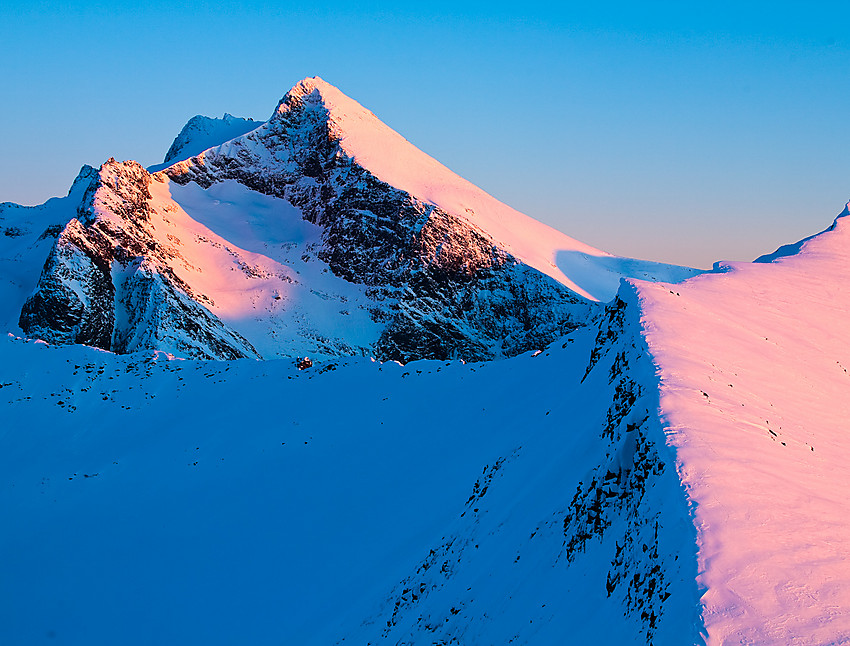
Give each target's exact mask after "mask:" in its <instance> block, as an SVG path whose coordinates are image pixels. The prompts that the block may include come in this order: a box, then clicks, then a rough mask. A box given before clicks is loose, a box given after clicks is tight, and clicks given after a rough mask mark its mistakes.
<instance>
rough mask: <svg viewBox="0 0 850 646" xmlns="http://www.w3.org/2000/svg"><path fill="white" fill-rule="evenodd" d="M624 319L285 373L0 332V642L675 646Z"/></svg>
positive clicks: (676, 578) (649, 430)
mask: <svg viewBox="0 0 850 646" xmlns="http://www.w3.org/2000/svg"><path fill="white" fill-rule="evenodd" d="M634 313H635V311H634V308H633V305H626V303H625V302H623V301H617V303H615V304H613V305H612V306H611V307H610V308H609V309H608V310H607V312H606V315H605V317H604V319H602V320H601V321H600V326H599V328H598V329H597V330H595V331H590V330H582V331H578V332H575V333H574V334H573V335H571V336H570V337H567V338H565V339H562V341H561V342H559V343H558V344H556V345H555V346H553V347H552V348H551V349H549V350H547V351H546V352H544V353H542V354H538V355H537V356H532V355H530V354H526V355H523V356H520V357H517V358H514V359H508V360H506V361H503V362H491V363H485V364H465V365H464V364H462V363H460V362H434V361H423V362H418V363H416V364H411V365H409V366H406V367H403V366H400V365H398V364H395V363H385V364H379V363H375V362H371V361H369V360H367V359H349V360H347V361H345V362H342V363H333V364H332V363H325V364H315V365H314V367H313V368H312V369H310V370H307V371H303V372H299V371H298V370H297V369H296V368H295V366H294V365H293V362H290V361H286V362H282V361H268V362H254V361H247V360H242V361H230V362H204V361H180V360H168V358H167V357H166V356H165V355H164V354H162V353H158V354H153V355H149V354H132V355H127V356H116V355H113V354H110V353H106V352H101V351H97V350H94V349H91V348H84V347H79V346H76V347H50V346H47V345H45V344H43V343H39V342H31V341H30V342H26V341H22V340H19V339H14V338H11V337H10V338H3V339H0V386H2V387H0V405H2V409H3V415H4V421H5V423H4V425H3V427H2V430H0V507H2V508H3V509H4V516H5V518H4V523H3V525H2V528H0V550H2V552H3V553H5V554H14V555H15V558H13V559H3V560H2V562H0V582H2V583H0V590H2V603H0V622H2V625H3V626H4V629H3V630H4V634H5V636H6V638H7V639H9V640H10V643H26V644H40V643H52V644H88V645H89V646H91V645H97V644H114V643H122V644H128V645H129V644H150V643H152V642H168V643H203V644H233V643H252V644H254V643H291V644H317V645H320V644H321V645H324V644H333V643H337V644H349V643H354V644H365V643H368V642H371V643H378V642H387V643H461V644H482V645H483V644H494V643H509V642H514V643H529V644H551V643H558V644H566V645H570V644H572V645H575V646H581V645H585V644H588V643H593V644H602V645H605V644H610V645H611V646H620V645H622V644H634V643H648V642H652V643H655V644H659V645H661V644H669V645H671V646H673V645H676V646H678V645H679V644H682V643H691V642H693V641H695V639H696V638H697V635H698V632H699V630H700V628H699V625H698V614H697V608H698V605H697V600H698V591H697V588H696V586H695V582H694V581H695V576H696V561H695V537H694V530H693V524H692V522H691V519H690V516H689V512H688V509H687V506H686V502H685V498H684V495H683V492H682V490H681V487H680V485H679V482H678V479H677V477H676V472H675V470H674V468H673V454H672V453H671V451H670V449H669V448H668V447H666V446H665V444H664V437H663V435H662V434H661V427H660V425H659V424H658V422H657V418H655V417H654V416H653V415H652V412H653V411H654V410H655V409H656V408H657V396H656V394H655V393H656V390H655V389H654V388H653V383H654V380H655V377H654V374H653V366H652V364H651V363H650V362H649V360H648V356H647V354H646V351H645V348H644V347H643V344H642V341H641V337H640V334H639V327H638V326H637V322H638V319H637V317H636V316H634ZM589 359H590V363H591V364H592V365H589ZM330 401H332V404H329V402H330ZM329 609H332V611H330V612H329Z"/></svg>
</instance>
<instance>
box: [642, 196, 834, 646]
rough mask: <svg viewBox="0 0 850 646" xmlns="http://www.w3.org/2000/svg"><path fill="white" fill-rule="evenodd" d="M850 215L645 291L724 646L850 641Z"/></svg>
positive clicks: (709, 623) (712, 623)
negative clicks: (772, 250) (773, 251)
mask: <svg viewBox="0 0 850 646" xmlns="http://www.w3.org/2000/svg"><path fill="white" fill-rule="evenodd" d="M846 215H847V209H845V211H844V213H842V216H841V217H839V218H838V219H837V220H836V221H835V224H834V225H833V226H832V227H831V228H830V229H829V230H827V231H826V232H824V233H822V234H820V235H817V236H814V237H812V238H809V239H807V240H806V241H804V242H802V243H800V244H798V245H792V246H789V247H788V248H786V249H785V250H784V251H782V250H780V253H779V254H778V255H775V256H774V257H775V258H776V260H775V261H774V262H771V263H756V264H744V263H734V264H728V265H725V266H724V267H722V268H723V269H725V272H724V273H719V274H706V275H704V276H701V277H699V278H696V279H693V280H690V281H688V282H686V283H683V284H681V285H676V286H665V285H660V284H659V285H648V284H641V285H640V288H639V292H640V298H641V304H642V307H643V308H644V311H645V325H646V327H647V339H648V343H649V348H650V350H651V352H652V354H653V355H654V356H655V357H656V360H657V362H658V364H659V366H660V375H661V379H662V386H661V410H662V413H663V415H664V417H665V420H666V424H667V425H668V426H669V430H668V431H667V432H668V435H669V438H670V441H671V443H672V444H673V445H674V446H675V447H676V451H677V455H678V463H679V471H680V475H681V478H682V480H683V482H684V484H685V486H686V487H687V490H688V494H689V496H690V498H691V499H692V500H693V501H694V502H695V503H696V507H695V513H696V526H697V528H698V530H699V534H698V537H699V563H700V576H699V582H700V585H701V586H704V588H705V595H704V597H703V601H702V603H703V606H704V611H703V612H704V621H705V625H706V630H707V634H708V643H709V644H712V645H713V644H739V643H746V644H760V645H768V644H776V645H779V644H821V645H826V644H845V643H850V558H848V555H850V516H848V502H847V492H848V490H850V463H848V459H847V458H848V455H850V428H848V420H850V373H848V371H850V324H848V312H850V287H848V285H850V218H848V217H846ZM789 252H790V253H791V254H792V255H788V253H789Z"/></svg>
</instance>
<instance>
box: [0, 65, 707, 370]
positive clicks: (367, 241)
mask: <svg viewBox="0 0 850 646" xmlns="http://www.w3.org/2000/svg"><path fill="white" fill-rule="evenodd" d="M246 130H249V132H245V131H246ZM228 137H231V138H230V139H228V140H227V141H225V142H224V143H220V144H219V145H215V146H214V147H212V148H208V149H206V150H204V151H202V152H199V153H198V154H195V153H196V152H197V150H198V148H199V147H202V146H206V145H208V144H211V143H216V142H221V141H222V138H228ZM189 154H194V156H193V157H188V158H186V155H189ZM166 158H167V160H169V161H168V163H167V164H164V165H163V166H162V167H161V168H162V170H161V171H160V172H155V173H150V172H148V171H147V170H146V169H144V168H142V167H141V166H140V165H139V164H137V163H135V162H116V161H115V160H109V161H108V162H106V163H105V164H103V165H102V166H101V167H100V169H99V170H98V171H97V172H96V173H95V175H94V176H91V175H90V173H89V171H86V172H85V173H84V177H85V178H87V180H88V181H87V182H85V191H84V193H83V194H82V195H81V196H77V197H76V199H77V200H79V201H78V202H76V203H72V201H71V199H70V197H69V198H68V199H66V200H65V202H66V207H69V208H68V210H67V211H66V212H65V217H64V219H60V223H59V224H60V230H59V231H58V232H55V231H54V232H53V234H52V236H53V238H55V243H54V244H53V246H52V249H50V251H49V255H46V258H45V253H44V249H43V248H42V247H37V246H32V245H31V244H30V246H28V247H25V248H24V247H23V242H22V241H19V242H18V243H17V244H16V246H15V248H14V249H13V250H10V251H9V252H8V253H7V252H4V250H3V246H4V245H3V244H2V242H3V241H2V239H0V254H2V258H4V259H5V260H7V261H9V262H12V261H14V262H16V263H18V264H21V263H23V264H25V265H27V266H29V265H32V264H33V263H34V262H36V261H37V263H42V264H43V270H42V272H41V276H40V278H39V279H38V282H37V285H36V286H35V289H34V290H32V289H31V288H30V290H27V289H25V287H29V286H30V284H31V279H30V280H23V281H19V282H18V283H17V285H18V286H19V288H18V289H17V290H15V291H17V292H22V293H24V294H25V300H24V301H22V300H20V299H19V298H17V299H14V300H10V301H8V302H5V303H4V304H3V307H4V309H6V312H4V315H3V318H4V319H9V318H14V317H15V316H17V317H19V318H18V321H17V322H18V323H19V325H20V329H21V330H22V331H23V332H24V333H26V334H27V335H28V336H30V337H35V338H41V339H44V340H47V341H49V342H51V343H82V344H86V345H93V346H96V347H100V348H103V349H106V350H110V351H114V352H118V353H128V352H133V351H137V350H145V349H147V350H163V351H167V352H170V353H172V354H175V355H177V356H182V357H193V358H207V359H232V358H239V357H251V358H258V357H261V358H273V357H289V356H297V355H305V354H309V355H310V356H312V357H314V358H320V359H321V358H330V357H338V356H376V357H378V358H380V359H394V360H398V361H402V362H407V361H411V360H414V359H422V358H432V359H445V358H462V359H466V360H482V359H492V358H502V357H506V356H513V355H516V354H519V353H521V352H524V351H527V350H533V349H538V348H541V347H543V346H545V345H546V344H547V343H550V342H551V341H552V340H554V339H555V338H557V337H559V336H560V335H562V334H564V333H566V332H568V331H570V330H572V329H576V328H577V327H581V326H584V325H587V324H588V322H589V320H590V318H592V316H593V315H595V314H596V313H598V312H599V311H601V309H602V306H601V302H605V301H608V300H610V299H611V298H612V297H613V296H614V293H615V292H616V289H617V286H618V284H619V280H620V278H621V277H623V276H639V277H644V278H652V279H663V280H668V281H669V280H678V279H682V278H685V277H688V276H692V275H694V274H697V273H699V272H698V271H696V270H693V269H688V268H683V267H674V266H670V265H663V264H660V263H652V262H646V261H638V260H632V259H625V258H617V257H613V256H610V255H609V254H606V253H605V252H602V251H599V250H596V249H593V248H592V247H590V246H588V245H585V244H583V243H580V242H578V241H576V240H573V239H572V238H569V237H568V236H566V235H564V234H562V233H560V232H558V231H555V230H553V229H551V228H550V227H547V226H545V225H543V224H541V223H539V222H537V221H535V220H532V219H531V218H529V217H528V216H525V215H523V214H521V213H519V212H517V211H515V210H513V209H511V208H510V207H508V206H506V205H504V204H502V203H500V202H498V201H497V200H495V199H494V198H492V197H491V196H489V195H487V194H486V193H484V192H483V191H482V190H480V189H478V188H477V187H475V186H473V185H472V184H470V183H469V182H467V181H466V180H463V179H462V178H460V177H458V176H457V175H455V174H454V173H452V172H451V171H450V170H448V169H447V168H446V167H445V166H443V165H442V164H439V163H438V162H437V161H435V160H434V159H432V158H431V157H428V156H427V155H425V154H424V153H422V152H421V151H419V150H418V149H416V148H415V147H414V146H412V145H411V144H410V143H408V142H407V141H406V140H405V139H404V138H402V137H401V136H400V135H399V134H397V133H395V132H394V131H392V130H391V129H389V128H388V127H387V126H385V125H384V124H383V123H381V122H380V121H379V120H378V119H377V118H376V117H375V116H374V115H373V114H372V113H371V112H369V111H368V110H366V109H365V108H363V107H362V106H360V105H359V104H358V103H356V102H355V101H353V100H351V99H350V98H348V97H347V96H345V95H344V94H342V93H341V92H340V91H339V90H337V89H336V88H334V87H333V86H331V85H329V84H327V83H325V82H324V81H322V80H321V79H306V80H304V81H302V82H301V83H299V84H298V85H296V86H295V87H294V88H293V89H292V90H290V92H288V93H287V95H286V96H285V97H284V98H283V100H282V101H281V102H280V104H279V105H278V107H277V109H276V110H275V112H274V114H273V115H272V117H271V118H270V119H269V120H268V121H267V122H264V123H257V122H252V121H248V120H242V119H236V118H234V117H229V115H226V116H225V118H223V119H220V120H212V119H205V118H198V117H196V118H193V119H192V120H191V121H190V123H189V124H187V126H186V128H184V130H183V131H182V132H181V133H180V135H179V136H178V138H177V139H176V140H175V143H174V144H173V145H172V148H171V150H169V153H168V155H167V157H166ZM33 212H34V211H33V210H32V209H30V210H26V209H22V208H20V207H17V208H15V207H13V205H3V206H0V226H4V227H6V230H9V231H13V230H23V229H24V228H25V227H23V226H19V222H18V220H21V219H24V218H26V217H27V216H30V215H32V213H33ZM30 229H32V234H33V235H34V236H38V235H39V234H40V233H41V232H40V231H36V230H35V228H34V227H30ZM22 259H23V260H22ZM33 259H34V260H33ZM16 273H18V274H20V273H22V272H21V271H16ZM10 312H11V314H10ZM7 329H8V328H7Z"/></svg>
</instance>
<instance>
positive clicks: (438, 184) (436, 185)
mask: <svg viewBox="0 0 850 646" xmlns="http://www.w3.org/2000/svg"><path fill="white" fill-rule="evenodd" d="M296 123H297V126H295V124H296ZM293 126H294V127H293ZM281 130H286V131H287V133H288V135H287V138H288V139H290V141H292V140H296V141H298V142H299V144H300V145H301V146H304V145H305V144H306V145H308V146H311V147H313V148H314V149H315V147H316V146H317V145H318V146H323V147H326V148H327V151H326V153H327V156H328V160H327V161H333V158H335V157H336V156H340V157H343V158H345V159H348V160H350V161H351V162H353V163H354V164H356V165H357V166H359V167H360V168H362V169H364V170H366V171H368V173H369V174H370V175H371V176H373V177H374V178H376V179H378V180H380V181H381V182H383V183H385V184H387V185H388V186H391V187H393V188H394V189H397V190H400V191H403V192H404V193H406V194H408V195H409V196H410V197H412V198H414V199H415V200H417V201H419V202H421V203H422V204H424V205H430V206H434V207H438V208H439V209H441V210H443V211H446V212H447V213H450V214H451V215H453V216H455V217H457V218H460V219H462V220H465V221H466V222H468V223H469V224H470V225H472V226H473V227H475V228H477V229H480V230H483V231H484V232H485V233H486V234H487V235H488V236H489V237H491V238H492V239H493V240H494V241H495V242H496V243H497V244H498V245H499V246H500V247H501V248H503V249H504V250H505V251H507V252H508V253H510V254H511V255H512V256H513V257H515V258H516V259H518V260H520V261H521V262H523V263H525V264H527V265H529V266H530V267H533V268H534V269H536V270H537V271H539V272H541V273H543V274H545V275H547V276H549V277H551V278H553V279H554V280H556V281H558V282H559V283H561V284H562V285H564V286H565V287H567V288H568V289H569V290H571V291H572V292H575V293H576V294H578V295H580V296H582V297H584V298H587V299H590V300H594V301H607V300H610V299H611V298H612V297H613V296H614V294H615V292H616V290H617V287H618V285H619V279H620V278H621V277H624V276H626V277H635V278H641V279H649V280H656V279H658V280H680V279H682V278H684V277H686V276H689V275H693V274H694V273H697V272H695V271H693V270H688V269H687V268H680V267H673V266H671V265H664V264H661V263H653V262H646V261H636V260H634V259H628V262H626V263H623V262H620V260H622V259H620V258H618V257H616V256H612V255H611V254H609V253H607V252H605V251H601V250H599V249H596V248H594V247H592V246H590V245H588V244H585V243H583V242H580V241H578V240H576V239H574V238H571V237H570V236H567V235H566V234H564V233H562V232H560V231H558V230H556V229H553V228H552V227H549V226H548V225H545V224H543V223H542V222H540V221H538V220H535V219H533V218H531V217H529V216H527V215H525V214H524V213H521V212H519V211H517V210H516V209H513V208H511V207H509V206H508V205H506V204H504V203H502V202H500V201H498V200H497V199H496V198H494V197H493V196H491V195H489V194H488V193H486V192H485V191H483V190H482V189H480V188H478V187H477V186H475V185H474V184H472V183H471V182H469V181H467V180H465V179H464V178H462V177H460V176H458V175H457V174H456V173H454V172H453V171H451V170H450V169H449V168H447V167H446V166H444V165H443V164H441V163H440V162H438V161H437V160H436V159H434V158H433V157H431V156H429V155H428V154H426V153H424V152H422V151H421V150H419V149H418V148H416V147H415V146H414V145H413V144H411V143H410V142H409V141H407V139H405V138H404V137H403V136H401V135H400V134H399V133H397V132H396V131H394V130H393V129H392V128H390V127H389V126H387V125H386V124H384V123H383V122H382V121H380V119H378V118H377V117H376V116H375V115H374V114H373V113H372V112H371V111H369V110H368V109H366V108H365V107H363V106H362V105H361V104H360V103H358V102H357V101H355V100H354V99H352V98H350V97H348V96H347V95H346V94H344V93H343V92H342V91H340V90H339V89H338V88H336V87H334V86H333V85H331V84H330V83H328V82H327V81H325V80H324V79H322V78H320V77H312V78H305V79H303V80H302V81H300V82H298V83H297V84H296V85H295V86H294V87H293V88H292V89H291V90H290V91H289V92H287V93H286V95H285V96H284V98H283V99H281V101H280V102H279V104H278V106H277V108H276V110H275V112H274V114H273V115H272V117H271V118H270V119H269V121H268V122H266V123H265V124H263V125H262V126H261V127H260V128H258V129H257V131H256V132H254V133H253V135H252V136H248V137H246V138H240V139H239V140H236V141H234V142H232V143H233V144H235V145H234V146H231V145H230V144H229V143H228V144H225V145H224V146H222V147H219V148H216V149H213V150H210V151H206V152H205V154H204V155H202V156H199V157H198V160H197V163H195V164H193V163H192V162H191V160H187V162H186V167H191V166H193V165H195V166H200V165H203V164H204V163H205V160H206V159H207V158H209V157H224V158H228V157H230V156H231V155H241V156H242V158H241V159H243V160H244V157H245V156H246V153H248V150H250V149H252V148H254V147H255V146H254V145H253V144H254V142H257V143H261V142H262V141H263V140H264V139H265V140H269V139H272V138H273V137H274V136H275V135H274V134H273V133H278V134H279V133H280V131H281ZM293 130H294V131H295V132H293ZM311 133H312V134H311ZM251 140H253V141H251ZM327 140H330V141H329V142H328V141H327ZM267 148H270V150H269V152H271V153H272V154H273V155H275V156H276V157H277V159H278V161H279V162H281V163H282V164H286V163H288V162H290V161H291V160H290V154H291V153H292V152H294V151H293V150H292V148H293V147H291V146H287V147H277V146H274V145H272V146H267ZM248 154H250V153H248ZM257 156H264V153H259V154H258V155H257ZM234 161H236V160H234ZM263 162H264V166H265V168H264V170H265V169H266V168H267V162H268V160H263ZM184 168H185V167H180V166H178V167H176V168H174V169H173V170H172V171H170V172H169V176H171V177H172V178H174V177H175V175H177V174H181V173H182V172H183V170H184ZM307 170H308V173H310V172H312V173H316V172H317V171H318V169H317V168H315V167H314V168H310V169H307ZM261 190H262V189H261ZM267 190H268V189H267Z"/></svg>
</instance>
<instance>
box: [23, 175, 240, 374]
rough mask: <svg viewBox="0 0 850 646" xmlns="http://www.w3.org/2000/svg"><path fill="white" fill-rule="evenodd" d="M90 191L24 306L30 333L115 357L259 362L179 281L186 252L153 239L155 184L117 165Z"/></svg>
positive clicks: (26, 328) (93, 180) (98, 178)
mask: <svg viewBox="0 0 850 646" xmlns="http://www.w3.org/2000/svg"><path fill="white" fill-rule="evenodd" d="M89 181H90V184H89V186H88V188H87V189H86V192H85V196H84V197H83V200H82V203H81V204H80V207H79V208H78V211H77V217H76V218H74V219H72V220H71V221H70V222H69V223H68V224H67V225H66V226H65V227H64V229H63V230H62V232H61V233H60V234H59V236H58V238H57V240H56V242H55V244H54V247H53V249H52V251H51V252H50V256H49V257H48V259H47V262H46V263H45V265H44V269H43V270H42V273H41V277H40V279H39V282H38V285H37V287H36V289H35V291H34V292H33V294H32V295H31V296H30V297H29V299H27V301H26V303H25V304H24V307H23V310H22V312H21V317H20V322H19V324H20V326H21V329H22V330H23V331H24V332H25V333H26V334H28V335H29V336H33V337H38V338H41V339H44V340H46V341H49V342H52V343H83V344H86V345H92V346H96V347H99V348H103V349H105V350H112V351H115V352H133V351H136V350H143V349H158V350H166V351H169V352H174V353H175V354H179V355H181V356H188V357H197V358H209V359H213V358H215V359H236V358H241V357H256V356H257V353H256V351H255V350H254V349H253V348H252V346H251V344H250V343H248V341H246V340H245V339H244V338H242V337H241V336H240V335H238V334H237V333H236V332H234V331H233V330H230V329H229V328H228V327H227V326H226V325H225V324H224V323H222V322H221V321H220V320H219V319H218V318H217V317H216V316H215V315H213V314H212V313H211V312H210V311H209V310H208V309H207V308H205V307H204V306H203V305H201V304H200V302H199V301H200V300H201V298H200V295H198V294H195V293H193V291H192V289H191V287H190V286H189V285H187V284H186V283H185V282H184V281H182V280H181V279H180V278H179V277H178V276H177V275H176V274H175V272H174V270H173V264H174V263H175V262H176V261H178V260H180V257H179V252H178V251H177V249H176V248H175V247H173V246H168V245H163V244H161V243H160V242H159V241H158V240H157V239H156V238H155V237H154V235H153V230H152V224H151V215H152V210H153V209H154V206H153V205H152V203H151V194H150V191H149V187H150V182H151V181H152V177H151V175H150V174H149V173H148V172H147V171H145V169H144V168H142V167H141V166H140V165H139V164H137V163H136V162H123V163H119V162H116V161H115V160H113V159H110V160H109V161H107V162H106V163H105V164H103V166H101V168H100V170H99V171H98V172H97V174H96V175H95V176H94V177H93V178H91V179H90V180H89Z"/></svg>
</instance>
